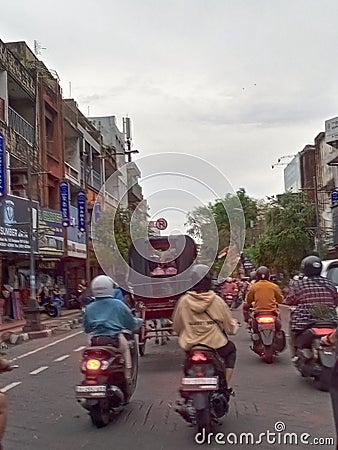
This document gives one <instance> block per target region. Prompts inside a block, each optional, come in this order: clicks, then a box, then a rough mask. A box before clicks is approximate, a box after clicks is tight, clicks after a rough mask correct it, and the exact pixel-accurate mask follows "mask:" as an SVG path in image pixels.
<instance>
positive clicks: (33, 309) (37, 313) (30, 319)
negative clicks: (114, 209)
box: [23, 68, 45, 332]
mask: <svg viewBox="0 0 338 450" xmlns="http://www.w3.org/2000/svg"><path fill="white" fill-rule="evenodd" d="M38 108H39V70H38V68H36V94H35V120H34V142H33V155H30V152H29V150H27V152H26V160H27V161H26V164H27V196H28V202H29V203H28V213H29V221H30V235H31V246H30V255H29V256H30V258H29V272H30V274H29V281H30V295H29V300H28V307H26V308H23V310H24V313H25V318H26V325H25V326H24V327H23V331H24V332H30V331H42V330H44V329H45V327H44V325H42V323H41V309H42V308H40V306H39V304H38V301H37V298H36V268H35V253H34V251H35V249H36V248H37V245H38V241H37V235H38V230H37V229H36V227H37V226H38V215H37V214H36V216H35V217H34V216H33V210H34V208H33V199H32V160H33V163H34V161H35V157H34V156H35V155H34V153H35V151H38V150H39V148H38V145H37V143H38V129H39V128H38V124H39V112H38ZM27 148H29V147H27ZM35 220H36V224H35V223H34V222H35ZM35 225H36V226H35Z"/></svg>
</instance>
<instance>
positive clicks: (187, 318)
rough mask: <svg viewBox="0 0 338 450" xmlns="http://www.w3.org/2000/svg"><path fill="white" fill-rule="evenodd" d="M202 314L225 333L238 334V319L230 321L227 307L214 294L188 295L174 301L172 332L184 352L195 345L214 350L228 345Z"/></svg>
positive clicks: (215, 327) (218, 330) (210, 292)
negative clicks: (177, 336)
mask: <svg viewBox="0 0 338 450" xmlns="http://www.w3.org/2000/svg"><path fill="white" fill-rule="evenodd" d="M205 311H207V312H208V314H209V315H210V316H211V317H212V318H213V319H214V320H216V321H217V322H218V323H219V325H220V327H221V328H222V329H223V330H224V331H225V332H226V333H227V334H236V333H237V330H238V323H237V320H235V319H233V318H232V316H231V312H230V309H229V307H228V305H226V303H225V302H224V300H222V299H221V298H220V297H218V295H216V294H215V292H213V291H209V292H203V293H197V292H187V294H185V295H183V296H182V297H181V298H180V299H179V301H178V302H177V305H176V308H175V311H174V314H173V318H172V320H173V327H174V331H175V332H176V333H177V334H178V335H179V339H178V342H179V344H180V346H181V347H182V348H183V349H184V350H189V349H190V348H191V347H192V346H193V345H197V344H204V345H208V346H209V347H211V348H215V349H217V348H220V347H223V346H224V345H226V343H227V342H228V340H227V338H226V336H225V335H224V333H222V331H221V330H220V328H219V326H218V325H217V324H216V323H215V322H214V321H213V320H212V319H211V318H210V317H208V315H207V314H206V313H205Z"/></svg>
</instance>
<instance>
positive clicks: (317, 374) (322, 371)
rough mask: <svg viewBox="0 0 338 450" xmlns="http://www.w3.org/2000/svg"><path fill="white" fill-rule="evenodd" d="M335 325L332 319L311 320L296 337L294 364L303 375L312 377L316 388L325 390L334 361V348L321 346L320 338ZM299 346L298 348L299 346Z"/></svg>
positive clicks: (328, 384) (328, 383) (327, 387)
mask: <svg viewBox="0 0 338 450" xmlns="http://www.w3.org/2000/svg"><path fill="white" fill-rule="evenodd" d="M336 327H337V324H336V322H334V321H323V320H321V321H313V322H312V323H310V324H309V327H308V328H307V329H306V330H305V331H304V332H303V333H301V334H300V335H299V336H298V337H297V345H298V348H297V350H296V355H295V358H293V361H294V365H295V367H296V368H297V370H298V371H299V372H300V373H301V375H302V376H303V377H306V378H313V379H314V382H315V383H314V384H315V386H316V388H317V389H319V390H321V391H324V392H327V391H328V390H329V386H330V378H331V373H332V369H333V367H334V365H335V363H336V353H335V349H334V348H332V347H327V346H323V345H322V344H321V342H320V340H321V338H322V337H323V336H325V335H327V334H329V333H331V332H332V331H333V330H334V329H335V328H336ZM299 347H300V348H299Z"/></svg>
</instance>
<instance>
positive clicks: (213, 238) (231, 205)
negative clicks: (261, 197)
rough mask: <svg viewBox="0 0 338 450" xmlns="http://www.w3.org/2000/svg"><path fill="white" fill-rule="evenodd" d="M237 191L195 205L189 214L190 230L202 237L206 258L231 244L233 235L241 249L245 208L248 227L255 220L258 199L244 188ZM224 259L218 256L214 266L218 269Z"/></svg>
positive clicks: (187, 224)
mask: <svg viewBox="0 0 338 450" xmlns="http://www.w3.org/2000/svg"><path fill="white" fill-rule="evenodd" d="M236 194H237V195H234V194H230V193H228V194H227V195H226V196H225V197H224V198H223V199H218V200H216V201H215V202H214V203H209V204H208V205H206V206H200V207H198V208H195V209H194V210H193V211H192V212H190V213H189V214H188V216H187V221H186V226H188V230H187V233H188V234H190V235H191V236H193V237H194V238H197V239H200V240H201V241H202V248H201V253H200V255H201V258H202V259H204V260H206V261H210V260H212V259H215V256H217V254H218V252H219V251H220V250H222V249H223V248H225V247H227V246H229V244H230V237H232V240H233V244H234V245H235V247H236V249H237V251H238V252H240V251H241V250H242V246H243V242H244V233H245V229H243V215H242V210H243V213H244V221H245V228H248V227H250V225H251V224H252V221H255V220H256V216H257V201H256V200H254V199H252V198H251V197H249V196H248V194H247V193H246V191H245V189H244V188H241V189H239V190H238V191H237V192H236ZM228 213H229V214H230V220H229V216H228ZM230 229H231V230H230ZM223 263H224V260H223V259H222V260H216V262H215V263H214V265H213V269H214V270H215V271H216V272H219V270H220V268H221V267H222V265H223Z"/></svg>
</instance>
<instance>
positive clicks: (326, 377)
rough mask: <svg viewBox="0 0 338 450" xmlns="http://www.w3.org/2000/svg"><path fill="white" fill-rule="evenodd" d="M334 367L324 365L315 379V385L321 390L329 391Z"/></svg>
mask: <svg viewBox="0 0 338 450" xmlns="http://www.w3.org/2000/svg"><path fill="white" fill-rule="evenodd" d="M331 375H332V369H329V368H328V367H323V368H322V372H321V374H320V375H319V376H318V377H317V378H316V379H315V386H316V388H317V389H318V390H319V391H322V392H329V390H330V384H331Z"/></svg>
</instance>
